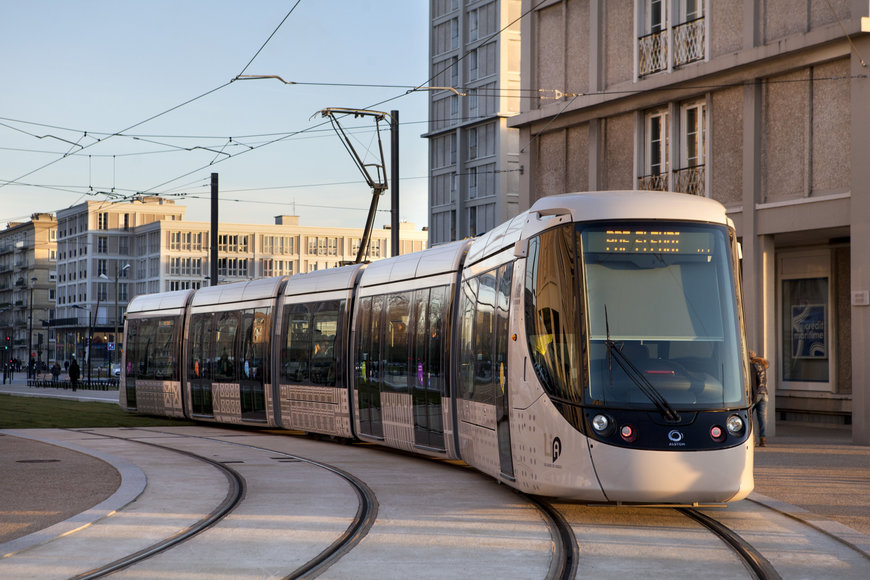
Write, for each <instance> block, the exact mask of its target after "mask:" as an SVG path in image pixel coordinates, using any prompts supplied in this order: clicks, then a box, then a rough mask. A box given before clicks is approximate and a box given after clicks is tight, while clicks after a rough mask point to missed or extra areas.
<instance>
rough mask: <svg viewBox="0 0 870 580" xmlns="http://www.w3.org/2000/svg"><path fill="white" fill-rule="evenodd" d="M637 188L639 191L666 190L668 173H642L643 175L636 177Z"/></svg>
mask: <svg viewBox="0 0 870 580" xmlns="http://www.w3.org/2000/svg"><path fill="white" fill-rule="evenodd" d="M637 188H638V189H640V190H641V191H667V190H668V174H667V173H653V174H652V175H644V176H643V177H638V178H637Z"/></svg>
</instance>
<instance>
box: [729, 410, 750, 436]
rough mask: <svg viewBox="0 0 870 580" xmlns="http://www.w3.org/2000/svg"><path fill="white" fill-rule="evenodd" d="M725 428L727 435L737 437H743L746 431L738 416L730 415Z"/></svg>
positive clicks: (741, 419)
mask: <svg viewBox="0 0 870 580" xmlns="http://www.w3.org/2000/svg"><path fill="white" fill-rule="evenodd" d="M725 427H726V428H727V429H728V433H729V434H731V435H734V436H739V435H743V432H744V431H745V430H746V423H745V422H744V421H743V418H742V417H740V415H731V416H730V417H728V420H727V421H725Z"/></svg>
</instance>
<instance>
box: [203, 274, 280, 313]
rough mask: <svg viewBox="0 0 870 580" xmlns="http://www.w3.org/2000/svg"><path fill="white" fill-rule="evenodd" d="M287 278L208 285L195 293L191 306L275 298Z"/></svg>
mask: <svg viewBox="0 0 870 580" xmlns="http://www.w3.org/2000/svg"><path fill="white" fill-rule="evenodd" d="M285 280H287V276H278V277H275V278H262V279H260V280H249V281H245V282H234V283H232V284H218V285H217V286H207V287H205V288H200V289H199V290H197V291H196V294H194V295H193V301H192V302H191V306H201V305H204V304H229V303H232V302H245V301H247V300H259V299H262V298H274V297H275V296H276V295H277V294H278V290H279V289H280V287H281V284H282V283H283V282H284V281H285Z"/></svg>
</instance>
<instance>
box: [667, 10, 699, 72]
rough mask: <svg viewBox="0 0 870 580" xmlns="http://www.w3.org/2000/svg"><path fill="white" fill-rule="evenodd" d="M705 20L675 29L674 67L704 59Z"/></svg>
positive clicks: (681, 25) (691, 22) (688, 23)
mask: <svg viewBox="0 0 870 580" xmlns="http://www.w3.org/2000/svg"><path fill="white" fill-rule="evenodd" d="M704 31H705V28H704V18H703V17H701V18H696V19H695V20H692V21H690V22H686V23H684V24H679V25H677V26H675V27H674V66H680V65H684V64H687V63H690V62H694V61H696V60H703V59H704Z"/></svg>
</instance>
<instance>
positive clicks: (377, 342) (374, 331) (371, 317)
mask: <svg viewBox="0 0 870 580" xmlns="http://www.w3.org/2000/svg"><path fill="white" fill-rule="evenodd" d="M360 309H361V310H360V312H361V314H360V320H359V324H358V329H359V330H358V337H359V338H358V341H357V352H356V357H357V360H356V377H355V379H356V380H355V383H354V387H355V388H356V392H357V407H358V408H357V412H358V413H359V427H360V434H362V435H369V436H371V437H378V438H383V436H384V424H383V418H382V415H381V383H382V381H383V376H382V372H383V369H382V367H383V364H382V355H381V327H382V325H383V321H382V319H383V314H384V297H383V296H372V297H371V298H362V299H361V300H360Z"/></svg>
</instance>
